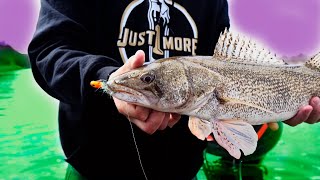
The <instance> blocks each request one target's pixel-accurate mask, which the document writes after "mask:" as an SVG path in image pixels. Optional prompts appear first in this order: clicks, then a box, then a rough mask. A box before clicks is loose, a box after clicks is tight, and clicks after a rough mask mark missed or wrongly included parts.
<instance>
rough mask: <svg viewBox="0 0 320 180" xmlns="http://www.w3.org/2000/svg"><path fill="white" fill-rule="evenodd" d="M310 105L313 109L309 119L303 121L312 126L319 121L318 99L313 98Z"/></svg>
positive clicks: (319, 104)
mask: <svg viewBox="0 0 320 180" xmlns="http://www.w3.org/2000/svg"><path fill="white" fill-rule="evenodd" d="M310 105H311V106H312V107H313V110H312V112H311V113H310V115H309V118H308V119H307V120H306V121H305V122H306V123H309V124H314V123H316V122H318V121H319V119H320V99H319V97H313V98H312V99H311V100H310Z"/></svg>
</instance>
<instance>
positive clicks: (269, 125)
mask: <svg viewBox="0 0 320 180" xmlns="http://www.w3.org/2000/svg"><path fill="white" fill-rule="evenodd" d="M268 127H269V128H270V129H271V130H272V131H276V130H278V129H279V124H278V123H276V122H271V123H268Z"/></svg>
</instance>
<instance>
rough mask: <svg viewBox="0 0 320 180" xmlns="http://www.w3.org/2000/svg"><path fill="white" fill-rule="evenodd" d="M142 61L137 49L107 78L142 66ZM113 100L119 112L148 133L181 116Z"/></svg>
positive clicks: (143, 56) (141, 52)
mask: <svg viewBox="0 0 320 180" xmlns="http://www.w3.org/2000/svg"><path fill="white" fill-rule="evenodd" d="M144 61H145V54H144V52H143V51H141V50H139V51H137V52H136V54H135V55H133V56H131V57H130V58H129V60H128V62H127V63H125V64H124V65H123V66H121V67H120V68H119V69H118V70H117V71H115V72H114V73H112V74H111V75H110V78H109V79H111V78H113V77H114V76H116V75H120V74H123V73H125V72H127V71H130V70H132V69H135V68H138V67H140V66H142V65H143V63H144ZM113 101H114V103H115V105H116V107H117V109H118V111H119V113H121V114H123V115H125V116H126V117H127V118H128V119H129V121H131V122H132V123H134V124H135V125H136V126H138V127H139V128H140V129H141V130H143V131H144V132H146V133H148V134H153V133H154V132H155V131H157V130H164V129H165V128H166V127H167V126H169V127H172V126H173V125H174V124H176V123H177V122H178V120H179V119H180V118H181V115H179V114H175V113H165V112H159V111H156V110H153V109H149V108H146V107H142V106H138V105H134V104H130V103H127V102H125V101H122V100H119V99H117V98H113Z"/></svg>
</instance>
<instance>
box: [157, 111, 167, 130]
mask: <svg viewBox="0 0 320 180" xmlns="http://www.w3.org/2000/svg"><path fill="white" fill-rule="evenodd" d="M169 120H170V113H165V116H164V118H163V121H162V123H161V125H160V127H159V129H160V130H165V129H166V128H167V127H168V122H169Z"/></svg>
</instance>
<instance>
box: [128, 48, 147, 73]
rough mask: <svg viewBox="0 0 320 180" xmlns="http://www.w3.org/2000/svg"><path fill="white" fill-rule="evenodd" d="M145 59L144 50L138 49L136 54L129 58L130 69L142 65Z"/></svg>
mask: <svg viewBox="0 0 320 180" xmlns="http://www.w3.org/2000/svg"><path fill="white" fill-rule="evenodd" d="M144 61H145V54H144V52H143V51H142V50H138V51H137V52H136V54H135V55H133V56H131V57H130V58H129V60H128V62H127V63H128V64H129V66H130V67H129V70H132V69H136V68H138V67H141V66H142V65H143V63H144Z"/></svg>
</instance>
